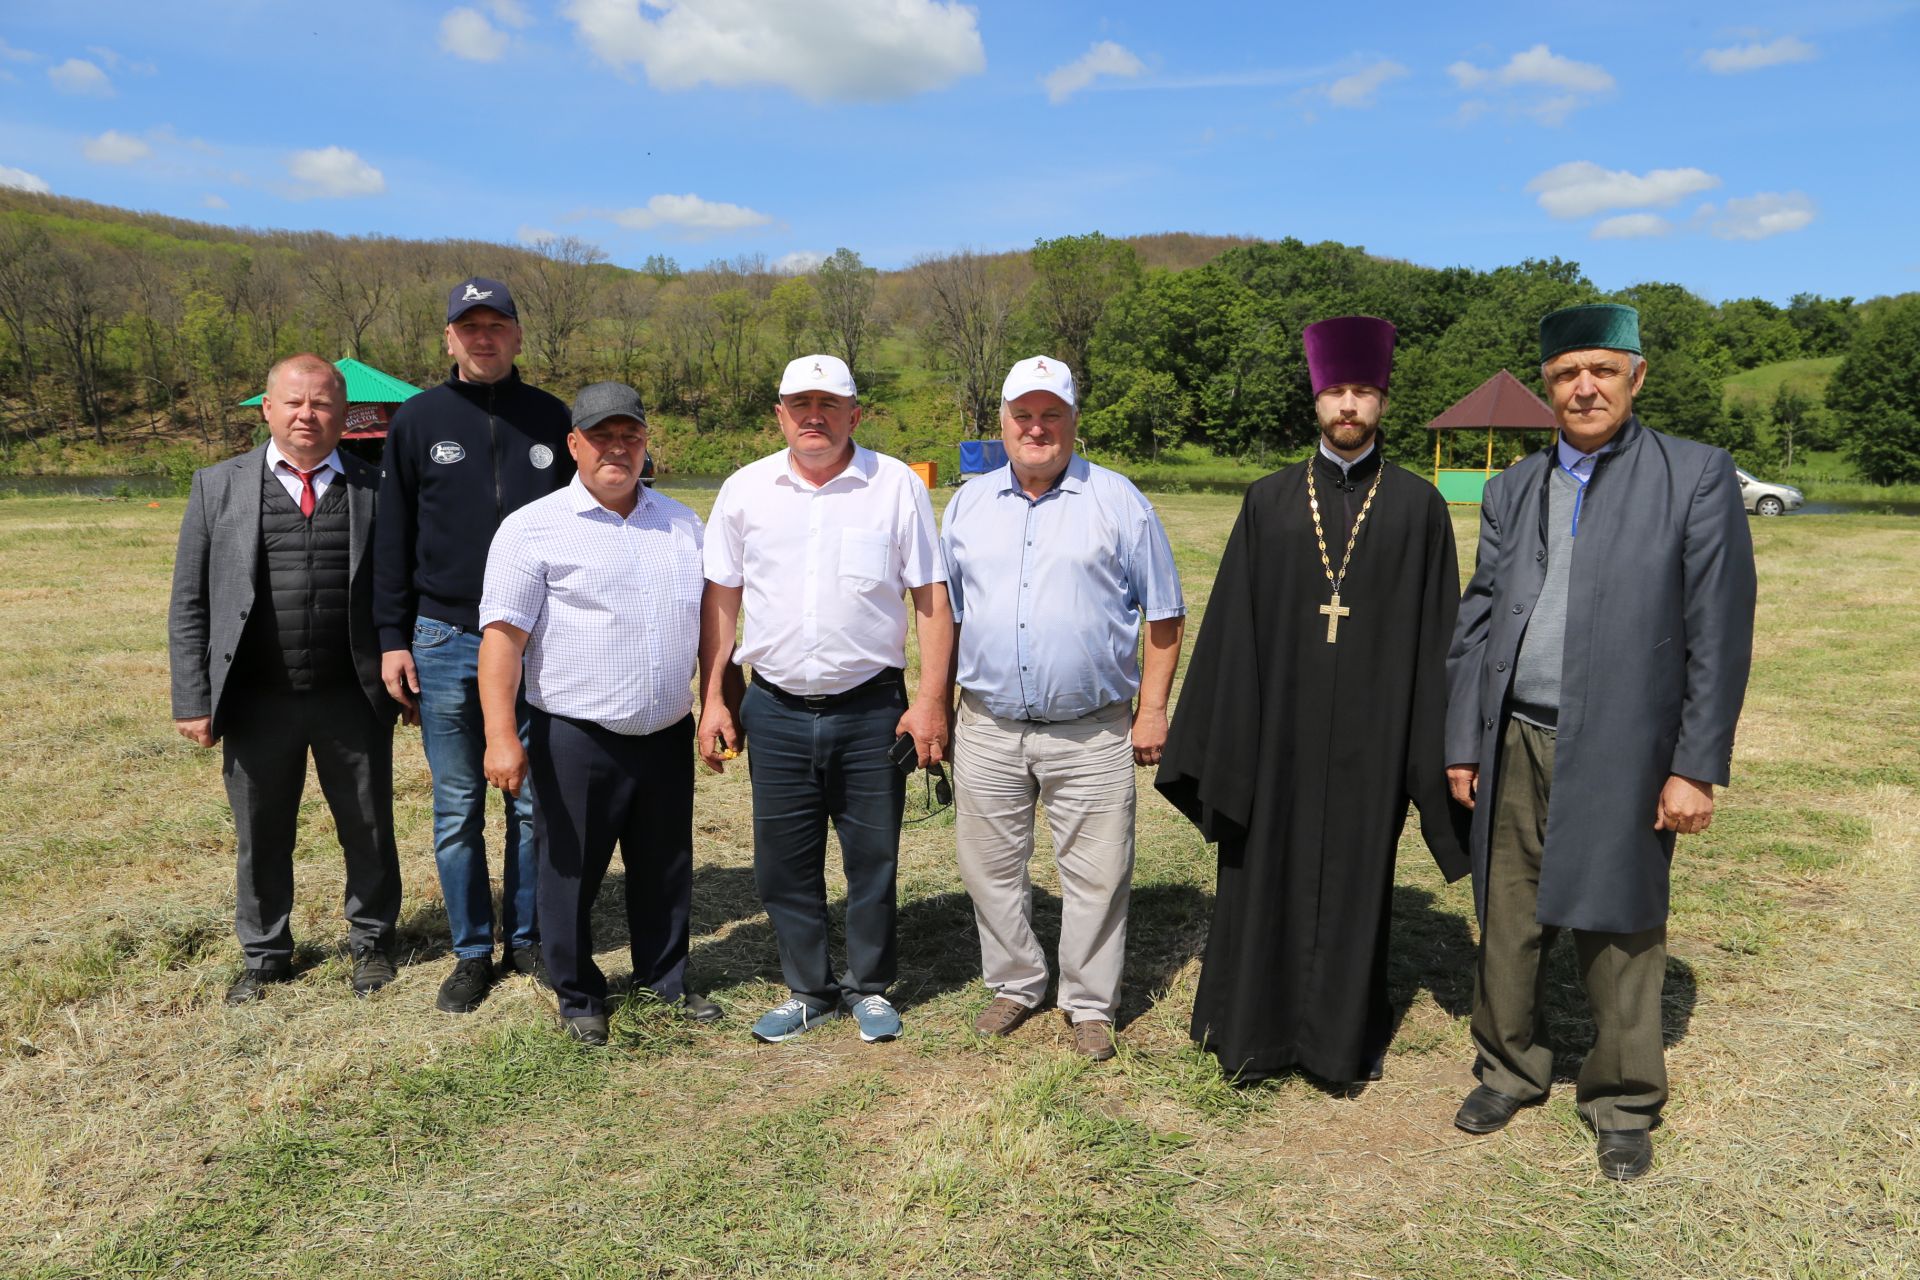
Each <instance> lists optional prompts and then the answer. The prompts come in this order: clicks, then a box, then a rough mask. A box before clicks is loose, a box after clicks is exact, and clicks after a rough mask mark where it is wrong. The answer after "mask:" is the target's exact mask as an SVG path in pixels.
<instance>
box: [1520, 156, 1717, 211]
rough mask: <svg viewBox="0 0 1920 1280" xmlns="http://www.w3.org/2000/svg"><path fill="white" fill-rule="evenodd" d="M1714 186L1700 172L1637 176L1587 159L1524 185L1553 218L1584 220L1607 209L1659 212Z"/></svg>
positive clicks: (1658, 171) (1651, 172) (1656, 172)
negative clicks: (1653, 210)
mask: <svg viewBox="0 0 1920 1280" xmlns="http://www.w3.org/2000/svg"><path fill="white" fill-rule="evenodd" d="M1719 185H1720V179H1718V178H1716V177H1715V176H1714V175H1712V174H1710V173H1707V172H1705V171H1704V170H1701V169H1652V170H1649V171H1648V172H1646V173H1643V174H1634V173H1628V172H1627V171H1625V170H1624V169H1603V168H1601V167H1600V166H1599V165H1597V164H1595V163H1593V161H1591V160H1574V161H1570V162H1568V163H1567V164H1562V165H1555V166H1554V167H1553V168H1551V169H1549V170H1547V171H1546V172H1545V173H1543V174H1540V175H1539V176H1538V177H1536V178H1535V179H1534V180H1533V181H1531V182H1529V183H1528V184H1527V190H1528V191H1531V192H1535V193H1537V194H1538V195H1539V197H1540V207H1541V208H1542V209H1545V210H1546V211H1547V212H1548V213H1549V214H1550V215H1552V216H1553V217H1556V218H1584V217H1587V216H1588V215H1590V214H1595V213H1600V212H1602V211H1603V210H1607V209H1632V208H1635V207H1651V208H1656V209H1659V208H1665V207H1666V206H1668V205H1671V204H1675V203H1677V202H1679V201H1680V200H1683V199H1685V198H1686V197H1687V196H1690V195H1694V194H1697V193H1698V192H1701V191H1708V190H1711V189H1712V188H1714V187H1717V186H1719Z"/></svg>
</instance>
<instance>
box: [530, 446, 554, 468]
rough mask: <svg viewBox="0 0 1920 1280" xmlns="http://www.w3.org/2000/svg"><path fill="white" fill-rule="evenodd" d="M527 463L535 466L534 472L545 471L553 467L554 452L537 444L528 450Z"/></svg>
mask: <svg viewBox="0 0 1920 1280" xmlns="http://www.w3.org/2000/svg"><path fill="white" fill-rule="evenodd" d="M527 461H528V462H531V463H532V464H533V467H534V470H536V471H545V470H546V469H547V468H548V467H550V466H552V465H553V450H551V449H549V448H547V446H546V445H543V444H537V445H535V446H533V448H531V449H529V450H527Z"/></svg>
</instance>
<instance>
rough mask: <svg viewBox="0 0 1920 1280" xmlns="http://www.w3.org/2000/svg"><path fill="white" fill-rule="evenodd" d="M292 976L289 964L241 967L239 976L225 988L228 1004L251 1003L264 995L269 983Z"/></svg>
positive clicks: (283, 980) (285, 979) (284, 980)
mask: <svg viewBox="0 0 1920 1280" xmlns="http://www.w3.org/2000/svg"><path fill="white" fill-rule="evenodd" d="M292 977H293V968H292V966H291V965H284V964H279V965H266V966H264V967H262V968H259V969H242V970H241V971H240V976H239V977H237V978H235V979H234V980H233V985H232V986H230V987H228V988H227V1003H228V1004H251V1003H253V1002H254V1001H255V1000H261V999H264V998H265V997H266V994H267V987H268V985H269V984H271V983H275V982H286V981H288V980H289V979H290V978H292Z"/></svg>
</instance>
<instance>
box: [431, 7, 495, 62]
mask: <svg viewBox="0 0 1920 1280" xmlns="http://www.w3.org/2000/svg"><path fill="white" fill-rule="evenodd" d="M440 47H441V48H442V49H445V50H446V51H447V52H448V53H450V54H452V55H453V56H454V57H456V58H465V59H467V60H468V61H469V62H498V61H499V60H500V57H501V55H503V54H504V53H506V51H507V35H506V33H505V32H504V31H501V30H500V29H499V28H497V27H495V26H494V25H493V24H492V23H491V22H489V21H487V15H486V14H484V13H482V12H480V11H479V10H478V9H469V8H466V7H465V6H462V7H460V8H458V9H449V10H447V15H446V16H445V17H444V18H442V19H440Z"/></svg>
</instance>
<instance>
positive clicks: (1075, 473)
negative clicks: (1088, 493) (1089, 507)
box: [999, 453, 1093, 502]
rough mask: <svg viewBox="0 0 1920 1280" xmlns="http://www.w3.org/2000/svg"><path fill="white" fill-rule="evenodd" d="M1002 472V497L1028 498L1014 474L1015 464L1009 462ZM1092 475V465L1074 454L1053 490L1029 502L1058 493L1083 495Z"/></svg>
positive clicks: (1042, 499) (1038, 500)
mask: <svg viewBox="0 0 1920 1280" xmlns="http://www.w3.org/2000/svg"><path fill="white" fill-rule="evenodd" d="M1000 470H1001V472H1002V473H1003V474H1002V475H1001V478H1000V488H999V493H1000V496H1002V497H1005V496H1006V495H1007V494H1010V493H1017V494H1019V495H1020V496H1021V497H1023V498H1026V497H1027V491H1026V490H1025V489H1022V488H1021V487H1020V481H1019V479H1018V478H1016V477H1015V476H1014V474H1013V464H1012V463H1011V462H1009V463H1008V464H1007V465H1006V466H1004V467H1002V468H1000ZM1092 474H1093V470H1092V464H1091V463H1089V462H1088V461H1087V460H1086V459H1085V458H1083V457H1081V456H1080V455H1079V454H1077V453H1076V454H1072V455H1071V456H1069V457H1068V458H1067V469H1066V470H1065V471H1062V472H1061V473H1060V474H1059V476H1058V477H1056V478H1055V479H1054V482H1053V488H1051V489H1049V490H1047V491H1046V492H1045V493H1043V494H1041V495H1040V496H1039V497H1038V498H1027V501H1029V502H1040V501H1044V500H1045V499H1046V498H1048V497H1050V496H1052V495H1053V494H1056V493H1081V492H1083V491H1085V489H1086V487H1087V478H1088V477H1089V476H1090V475H1092Z"/></svg>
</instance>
